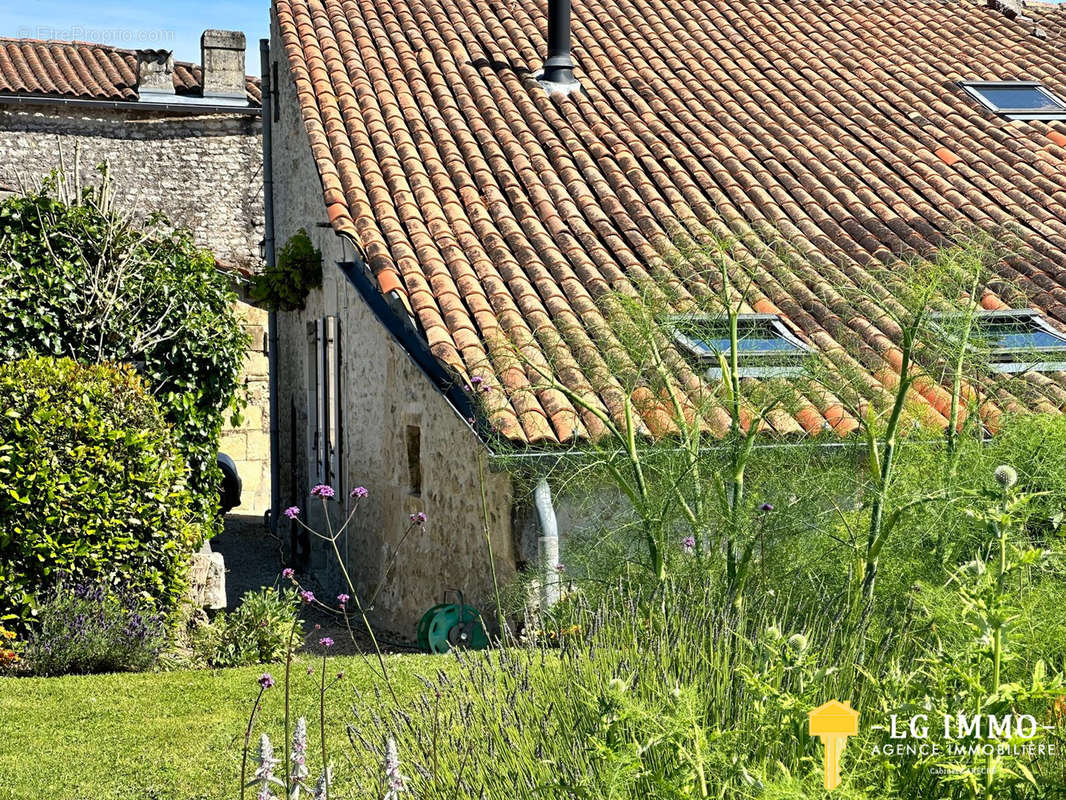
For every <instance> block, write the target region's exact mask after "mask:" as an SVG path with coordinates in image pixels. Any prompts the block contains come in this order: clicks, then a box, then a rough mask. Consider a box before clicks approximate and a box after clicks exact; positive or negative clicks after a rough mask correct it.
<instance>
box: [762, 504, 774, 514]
mask: <svg viewBox="0 0 1066 800" xmlns="http://www.w3.org/2000/svg"><path fill="white" fill-rule="evenodd" d="M759 510H760V511H762V512H763V513H764V514H768V513H770V512H771V511H773V510H774V507H773V506H772V505H770V504H769V503H763V504H762V505H761V506H759Z"/></svg>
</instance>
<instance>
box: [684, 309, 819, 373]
mask: <svg viewBox="0 0 1066 800" xmlns="http://www.w3.org/2000/svg"><path fill="white" fill-rule="evenodd" d="M737 321H738V324H739V326H740V327H741V328H743V327H746V326H749V325H751V326H753V327H756V328H761V329H762V331H761V333H765V336H762V337H760V338H766V339H780V340H782V341H785V342H787V343H788V344H790V345H792V347H793V348H794V349H793V350H791V351H781V350H767V351H764V352H760V351H757V350H754V351H753V350H748V351H745V352H742V353H740V354H739V356H740V358H739V363H738V365H737V373H738V377H740V378H789V377H796V376H798V375H802V374H803V372H804V364H803V362H804V361H806V359H807V358H808V357H809V356H810V354H811V347H810V345H808V344H807V343H806V342H804V341H803V340H802V339H800V338H799V337H798V336H796V335H795V334H794V333H792V331H791V330H789V328H788V326H787V325H786V324H785V322H784V320H783V318H782V317H781V315H779V314H756V313H752V314H740V315H739V316H738V318H737ZM701 322H703V323H708V324H712V325H719V326H720V325H725V326H727V327H728V324H729V317H728V316H726V315H724V314H722V315H719V316H715V315H710V314H679V315H674V316H671V317H669V318H667V324H668V325H669V326H670V328H671V330H672V333H673V337H674V341H676V342H677V343H678V344H679V345H680V347H681V349H682V350H683V351H684V352H686V353H688V354H689V355H691V356H693V357H695V358H696V359H698V360H699V361H700V362H703V363H706V364H708V366H707V370H706V372H705V373H704V374H705V375H706V376H707V378H709V379H711V380H721V378H722V368H721V365H720V364H719V362H718V353H716V352H713V351H712V352H710V353H708V352H706V351H705V350H704V349H703V348H701V347H700V346H699V344H698V343H697V341H696V339H695V338H694V337H690V336H687V335H686V334H685V333H683V332H682V331H681V330H680V327H681V326H684V325H693V324H696V325H698V324H699V323H701ZM722 355H724V356H726V358H728V357H729V351H728V350H726V351H725V352H724V353H723V354H722Z"/></svg>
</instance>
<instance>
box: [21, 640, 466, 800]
mask: <svg viewBox="0 0 1066 800" xmlns="http://www.w3.org/2000/svg"><path fill="white" fill-rule="evenodd" d="M320 664H321V658H318V657H312V656H306V657H304V656H297V657H296V662H295V663H294V664H293V676H294V679H293V681H292V687H291V704H292V706H293V707H294V708H299V709H311V708H313V707H315V706H317V704H318V692H319V674H318V669H317V667H318V666H319V665H320ZM308 666H311V667H315V668H316V669H315V672H314V674H313V675H308V674H307V671H306V667H308ZM330 669H331V672H334V673H335V672H343V673H344V680H343V681H342V682H341V683H340V685H339V686H338V688H337V690H336V691H337V692H338V693H337V694H336V695H335V696H334V697H332V698H331V703H330V706H329V707H328V709H327V711H328V713H329V714H330V717H331V721H332V722H334V723H336V724H331V725H330V726H329V727H328V728H327V729H326V735H327V737H328V742H329V747H330V752H331V753H336V754H337V759H336V761H335V770H334V771H335V772H336V773H337V779H336V782H335V783H334V785H333V786H331V787H330V797H336V798H338V800H340V799H341V798H343V799H344V800H348V798H352V799H353V800H354V799H355V798H359V800H362V798H363V795H357V794H355V792H354V791H352V790H351V787H350V782H349V781H348V780H347V776H346V775H344V774H343V773H345V772H347V770H346V769H345V766H344V765H345V763H346V762H345V761H344V750H345V748H346V747H347V746H348V732H347V730H346V729H345V726H344V725H343V724H341V723H342V722H343V720H344V718H345V716H346V715H347V706H348V702H347V701H348V699H350V698H351V697H352V696H354V695H353V694H352V693H353V691H354V690H355V689H356V688H358V689H359V690H360V691H364V690H365V691H368V692H372V691H373V687H374V685H375V683H376V682H377V681H378V680H380V678H375V675H374V668H373V667H372V666H371V665H370V664H368V663H367V662H366V661H365V660H364V659H363V658H362V657H361V656H357V655H353V656H342V657H337V658H331V659H330ZM438 669H444V670H447V671H450V670H451V664H450V663H449V662H448V661H447V660H445V661H441V660H440V659H438V658H435V657H431V656H404V657H403V658H396V659H394V660H393V664H392V670H393V675H394V681H395V685H396V690H397V692H398V693H399V694H400V697H401V698H408V699H409V698H413V697H415V696H416V695H417V693H418V690H419V689H421V688H422V684H421V683H420V682H419V681H418V679H417V677H416V676H417V675H419V674H422V673H434V672H436V671H437V670H438ZM262 673H263V667H261V666H254V667H241V668H237V669H225V670H205V669H199V670H180V671H171V672H143V673H128V672H126V673H118V674H110V675H92V676H79V675H72V676H67V677H62V678H0V719H3V720H4V735H3V737H2V738H0V775H2V776H3V785H2V787H0V798H3V800H41V798H48V800H89V799H90V798H91V800H236V798H237V794H238V793H237V791H236V785H237V777H238V774H239V769H240V763H239V758H235V757H234V753H235V747H236V746H237V743H238V742H239V740H240V737H241V736H242V734H243V733H244V728H245V726H246V725H247V723H248V717H247V714H248V709H249V706H250V704H251V702H252V700H253V699H254V698H255V695H256V692H257V690H258V689H259V686H258V685H257V683H256V681H257V679H258V678H259V676H260V675H261V674H262ZM283 714H284V693H283V691H282V689H281V687H280V685H279V686H276V687H274V688H273V689H271V690H270V691H269V692H267V693H266V695H265V697H264V698H263V703H262V707H261V708H260V711H259V716H258V718H257V719H258V722H259V724H260V725H261V726H262V727H263V728H264V729H265V730H268V731H270V734H271V738H273V739H274V740H275V741H276V742H278V743H279V745H280V742H281V731H282V729H283V725H282V717H283ZM318 735H319V731H318V729H317V725H315V724H314V723H312V728H311V738H312V740H317V738H318ZM279 749H280V747H279ZM162 753H165V754H166V756H165V757H161V755H160V754H162ZM374 766H375V767H377V766H378V765H374ZM278 794H279V795H280V793H278ZM249 796H250V797H255V793H254V792H249ZM301 797H303V798H304V800H307V798H306V796H305V795H301ZM379 797H380V796H379ZM401 798H402V800H409V799H408V798H404V797H403V796H402V795H401Z"/></svg>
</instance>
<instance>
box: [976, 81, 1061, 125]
mask: <svg viewBox="0 0 1066 800" xmlns="http://www.w3.org/2000/svg"><path fill="white" fill-rule="evenodd" d="M959 86H960V87H962V89H963V91H965V92H966V94H967V95H969V96H970V97H971V98H973V99H974V100H976V101H977V102H978V103H980V104H981V106H982V107H983V108H986V109H988V110H989V111H991V112H992V113H993V114H997V115H999V116H1002V117H1006V118H1007V119H1011V120H1066V100H1063V99H1062V98H1061V97H1059V96H1058V95H1057V94H1055V92H1053V91H1051V89H1049V88H1048V87H1047V86H1046V85H1045V84H1044V83H1043V82H1041V81H959ZM982 89H1036V90H1037V91H1038V92H1040V93H1041V94H1043V95H1045V96H1046V97H1048V98H1049V99H1050V100H1051V101H1052V102H1054V103H1057V104H1058V105H1059V107H1060V109H1061V110H1059V111H1034V110H1033V109H1031V108H1003V107H1000V106H997V105H996V104H995V103H994V102H992V101H991V100H990V99H988V98H987V97H985V96H984V95H983V94H982V93H981V90H982Z"/></svg>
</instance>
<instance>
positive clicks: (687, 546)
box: [681, 536, 696, 553]
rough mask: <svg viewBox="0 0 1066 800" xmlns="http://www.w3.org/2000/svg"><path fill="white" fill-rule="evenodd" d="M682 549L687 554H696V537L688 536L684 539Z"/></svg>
mask: <svg viewBox="0 0 1066 800" xmlns="http://www.w3.org/2000/svg"><path fill="white" fill-rule="evenodd" d="M681 549H682V550H684V551H685V552H686V553H694V552H696V537H695V536H686V537H685V538H684V539H682V540H681Z"/></svg>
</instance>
